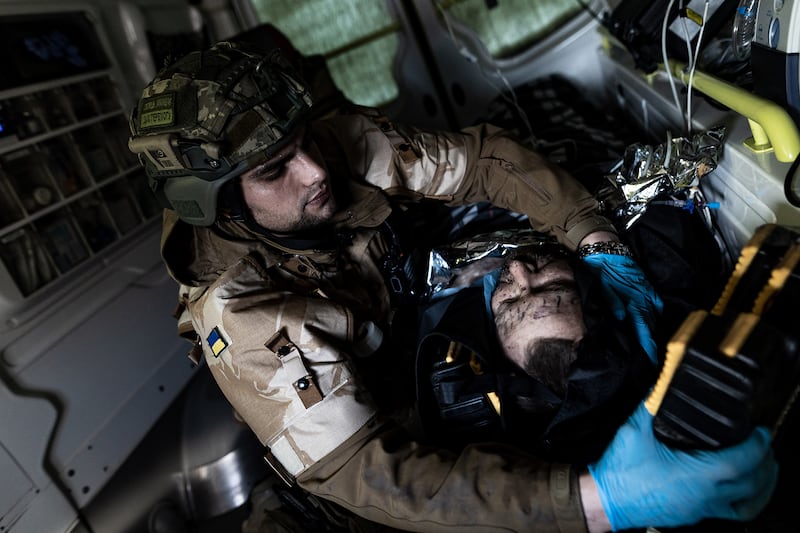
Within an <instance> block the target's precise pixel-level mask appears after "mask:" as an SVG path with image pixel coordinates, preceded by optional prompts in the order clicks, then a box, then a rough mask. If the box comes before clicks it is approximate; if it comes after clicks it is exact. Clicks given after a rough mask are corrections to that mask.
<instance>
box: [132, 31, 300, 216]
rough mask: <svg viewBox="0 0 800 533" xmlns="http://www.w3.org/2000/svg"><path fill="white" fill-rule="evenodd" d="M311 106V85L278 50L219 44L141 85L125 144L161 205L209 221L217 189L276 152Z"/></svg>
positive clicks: (181, 214)
mask: <svg viewBox="0 0 800 533" xmlns="http://www.w3.org/2000/svg"><path fill="white" fill-rule="evenodd" d="M310 108H311V96H310V94H309V92H308V89H307V88H306V86H305V85H304V84H303V83H301V82H300V81H299V79H298V78H297V77H296V76H295V75H294V74H293V72H292V69H291V67H290V66H289V64H288V63H287V62H286V61H285V60H284V59H283V58H282V56H281V55H280V53H279V51H278V50H274V51H272V52H271V53H269V54H266V55H265V54H262V53H258V52H254V51H252V50H248V49H246V48H243V47H240V46H239V45H237V44H234V43H229V42H221V43H218V44H216V45H214V46H213V47H211V48H210V49H209V50H206V51H202V52H201V51H198V52H193V53H191V54H189V55H187V56H185V57H184V58H183V59H181V60H179V61H177V62H176V63H174V64H172V65H171V66H169V67H167V68H166V69H165V70H163V71H162V72H160V73H159V74H158V75H157V77H156V78H155V79H154V80H153V81H152V82H151V83H150V84H148V85H147V86H146V87H145V88H144V90H143V91H142V96H141V98H140V100H139V103H138V105H137V106H136V107H135V108H134V110H133V112H132V113H131V118H130V129H131V137H130V139H129V142H128V147H129V149H130V150H131V151H132V152H133V153H135V154H137V155H138V156H139V160H140V161H141V163H142V164H143V165H144V167H145V170H146V173H147V177H148V181H149V184H150V188H151V189H152V190H153V192H154V193H155V195H156V197H157V198H159V200H160V201H161V203H162V205H163V206H164V207H167V208H170V209H174V210H175V211H176V212H177V214H178V216H179V217H180V218H181V219H183V220H184V221H186V222H188V223H190V224H196V225H202V226H207V225H210V224H212V223H213V222H214V221H215V220H216V218H217V212H218V205H217V203H218V202H217V200H218V196H219V192H220V190H221V189H222V187H223V186H224V185H225V184H226V183H228V182H230V180H231V179H233V178H235V177H237V176H239V175H240V174H241V173H242V172H244V171H245V170H247V169H248V168H252V167H253V166H255V165H257V164H259V163H261V162H262V161H264V160H266V159H268V158H269V157H270V156H272V155H274V153H275V151H276V150H278V149H279V148H280V147H281V146H282V145H283V143H284V142H285V141H288V140H289V139H290V138H291V137H292V133H293V132H294V131H295V130H296V129H297V128H298V126H300V125H301V124H302V123H303V122H304V121H305V119H306V117H307V116H308V111H309V110H310Z"/></svg>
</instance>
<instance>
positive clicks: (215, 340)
mask: <svg viewBox="0 0 800 533" xmlns="http://www.w3.org/2000/svg"><path fill="white" fill-rule="evenodd" d="M206 342H207V343H208V347H209V348H211V353H212V354H214V357H219V354H221V353H222V352H223V351H224V350H225V348H227V347H228V341H226V340H225V337H223V336H222V334H221V333H220V332H219V328H214V329H212V330H211V333H209V334H208V337H206Z"/></svg>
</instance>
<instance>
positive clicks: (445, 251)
mask: <svg viewBox="0 0 800 533" xmlns="http://www.w3.org/2000/svg"><path fill="white" fill-rule="evenodd" d="M557 244H558V243H557V241H556V240H555V239H553V238H552V237H549V236H547V235H544V234H542V233H537V232H535V231H533V230H532V229H528V228H525V229H508V230H499V231H494V232H491V233H484V234H481V235H476V236H474V237H470V238H469V239H464V240H460V241H456V242H453V243H451V244H448V245H446V246H439V247H436V248H434V249H433V250H431V251H430V253H429V254H428V265H427V266H428V270H427V276H426V278H425V279H426V284H427V286H426V290H427V295H428V296H432V295H433V294H436V293H438V292H440V291H442V290H444V289H447V288H449V287H457V286H458V287H464V286H467V285H470V284H471V283H472V282H473V281H475V280H476V279H478V278H480V277H482V276H483V275H484V274H487V273H489V272H491V271H493V270H495V269H497V268H500V267H501V266H502V265H503V263H504V262H505V261H506V259H507V258H508V257H511V256H513V255H515V254H517V253H519V252H520V251H521V250H523V249H525V250H528V249H531V248H533V249H538V248H542V247H545V246H556V245H557Z"/></svg>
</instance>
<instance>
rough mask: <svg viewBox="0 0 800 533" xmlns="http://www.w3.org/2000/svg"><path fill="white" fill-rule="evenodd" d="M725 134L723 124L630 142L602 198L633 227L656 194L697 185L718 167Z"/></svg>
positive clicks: (618, 216) (626, 223)
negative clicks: (655, 142) (686, 133)
mask: <svg viewBox="0 0 800 533" xmlns="http://www.w3.org/2000/svg"><path fill="white" fill-rule="evenodd" d="M724 136H725V128H724V127H722V126H720V127H718V128H714V129H711V130H708V131H706V132H703V133H698V134H696V135H694V136H693V137H692V138H691V139H688V138H686V137H676V138H670V139H668V140H667V142H666V143H664V144H660V145H658V146H651V145H647V144H632V145H630V146H628V147H627V148H626V149H625V153H624V155H623V159H622V161H620V162H619V164H618V165H617V167H616V168H615V170H614V173H613V174H611V175H608V176H607V178H608V179H609V181H610V182H611V184H612V185H613V187H612V188H611V190H610V191H609V190H604V191H603V192H601V194H600V196H601V198H600V199H601V201H602V202H603V203H604V204H605V207H606V208H607V209H609V210H612V211H613V213H614V216H615V217H616V218H617V219H619V220H621V222H622V223H623V224H624V226H625V228H626V229H627V228H630V227H631V225H633V223H634V222H635V221H636V220H637V219H638V218H639V217H640V216H641V215H642V213H644V211H645V210H646V209H647V205H648V203H650V201H651V200H653V198H655V197H656V196H659V195H661V194H664V193H666V194H669V193H673V192H679V191H687V190H688V191H693V190H695V189H697V187H698V186H699V185H700V180H701V178H702V177H703V176H705V175H706V174H708V173H709V172H711V171H712V170H714V169H715V168H717V160H718V159H719V156H720V153H721V151H722V146H723V140H724ZM700 198H702V196H700ZM701 202H702V201H701ZM698 207H703V206H702V205H699V206H698Z"/></svg>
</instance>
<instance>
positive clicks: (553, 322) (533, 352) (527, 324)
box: [491, 252, 586, 393]
mask: <svg viewBox="0 0 800 533" xmlns="http://www.w3.org/2000/svg"><path fill="white" fill-rule="evenodd" d="M491 309H492V313H493V315H494V323H495V326H496V328H497V337H498V339H499V341H500V345H501V346H502V348H503V351H504V352H505V355H506V356H507V357H508V358H509V359H510V360H511V361H512V362H513V363H514V364H515V365H517V366H518V367H519V368H521V369H522V370H524V371H525V372H526V373H527V374H529V375H530V376H532V377H534V378H536V379H538V380H539V381H541V382H542V383H544V384H545V385H547V386H548V387H549V388H550V389H552V390H553V392H556V393H563V392H564V389H565V387H566V377H567V374H568V372H569V367H570V364H571V363H572V362H573V361H574V360H575V358H576V357H577V349H578V345H579V343H580V341H581V339H583V337H584V335H585V334H586V325H585V324H584V320H583V311H582V307H581V298H580V293H579V291H578V287H577V285H576V283H575V274H574V271H573V269H572V266H571V265H570V262H569V260H568V258H567V256H566V255H565V254H561V253H552V252H550V253H546V254H541V253H537V254H529V255H526V254H519V255H516V256H515V257H513V258H510V259H509V260H508V261H506V263H505V265H504V267H503V269H502V271H501V273H500V275H499V277H498V278H497V286H496V288H495V290H494V293H493V294H492V298H491Z"/></svg>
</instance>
